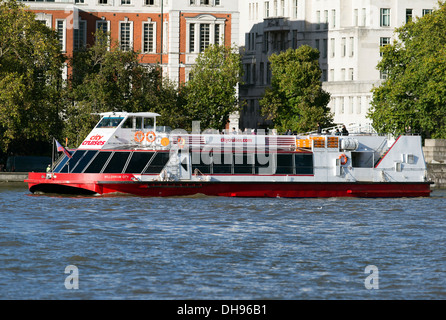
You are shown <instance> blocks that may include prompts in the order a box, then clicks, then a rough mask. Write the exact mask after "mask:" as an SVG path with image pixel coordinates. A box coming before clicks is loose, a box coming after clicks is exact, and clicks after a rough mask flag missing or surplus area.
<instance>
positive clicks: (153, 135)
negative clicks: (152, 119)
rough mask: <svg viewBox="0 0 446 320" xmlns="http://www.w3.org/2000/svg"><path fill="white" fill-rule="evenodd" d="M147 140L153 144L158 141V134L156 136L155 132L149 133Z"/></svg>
mask: <svg viewBox="0 0 446 320" xmlns="http://www.w3.org/2000/svg"><path fill="white" fill-rule="evenodd" d="M146 139H147V141H149V142H153V141H155V139H156V134H155V132H153V131H149V132H147V135H146Z"/></svg>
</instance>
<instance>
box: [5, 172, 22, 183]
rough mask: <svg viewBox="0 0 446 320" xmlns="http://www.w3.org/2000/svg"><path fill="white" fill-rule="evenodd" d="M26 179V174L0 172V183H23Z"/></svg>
mask: <svg viewBox="0 0 446 320" xmlns="http://www.w3.org/2000/svg"><path fill="white" fill-rule="evenodd" d="M27 178H28V172H0V183H2V182H23V180H25V179H27Z"/></svg>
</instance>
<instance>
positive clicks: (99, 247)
mask: <svg viewBox="0 0 446 320" xmlns="http://www.w3.org/2000/svg"><path fill="white" fill-rule="evenodd" d="M445 233H446V191H442V190H436V191H434V192H433V193H432V196H431V197H430V198H413V199H409V198H402V199H340V198H329V199H280V198H274V199H254V198H252V199H251V198H248V199H244V198H223V197H204V196H197V197H172V198H140V197H133V196H106V197H62V196H56V195H32V194H30V193H29V192H28V190H27V187H26V185H25V184H21V183H16V184H0V299H18V300H21V299H151V300H164V299H173V300H176V299H198V300H200V299H215V300H219V299H236V300H238V299H241V300H245V299H246V300H250V299H256V300H257V299H272V300H276V299H277V300H290V299H292V300H301V299H445V298H446V246H445V244H446V241H445V240H446V239H445ZM66 268H67V269H66Z"/></svg>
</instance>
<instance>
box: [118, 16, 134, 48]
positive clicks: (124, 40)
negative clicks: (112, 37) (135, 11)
mask: <svg viewBox="0 0 446 320" xmlns="http://www.w3.org/2000/svg"><path fill="white" fill-rule="evenodd" d="M119 26H120V32H119V43H120V45H121V50H122V51H130V50H131V49H132V37H131V27H132V26H131V23H130V22H121V23H120V25H119Z"/></svg>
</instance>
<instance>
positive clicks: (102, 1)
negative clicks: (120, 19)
mask: <svg viewBox="0 0 446 320" xmlns="http://www.w3.org/2000/svg"><path fill="white" fill-rule="evenodd" d="M98 3H99V4H108V0H98Z"/></svg>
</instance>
